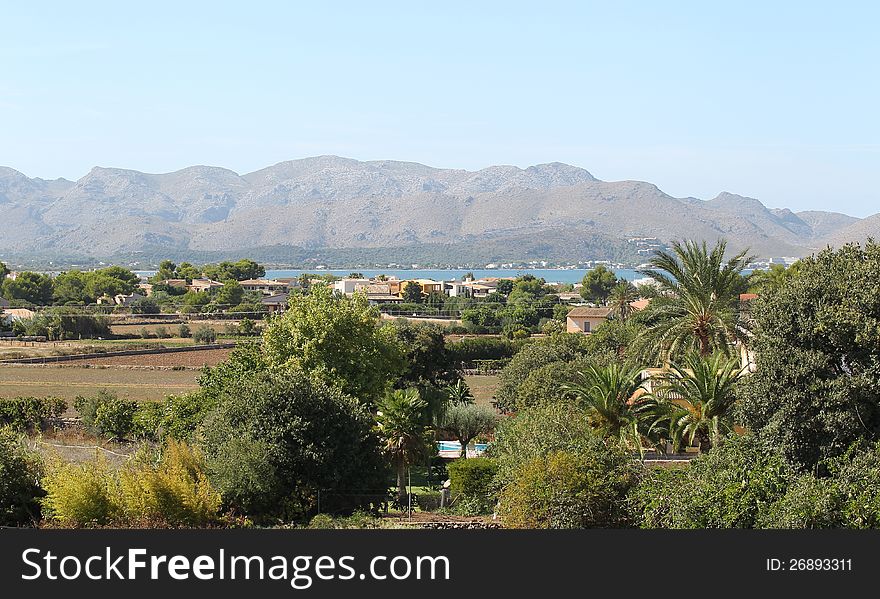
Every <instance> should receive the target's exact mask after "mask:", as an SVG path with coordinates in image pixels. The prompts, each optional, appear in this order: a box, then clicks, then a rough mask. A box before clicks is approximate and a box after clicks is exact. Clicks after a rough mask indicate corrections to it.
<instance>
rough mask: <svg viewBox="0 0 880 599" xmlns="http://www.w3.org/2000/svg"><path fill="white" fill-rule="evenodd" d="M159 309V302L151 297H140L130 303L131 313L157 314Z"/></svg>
mask: <svg viewBox="0 0 880 599" xmlns="http://www.w3.org/2000/svg"><path fill="white" fill-rule="evenodd" d="M161 311H162V309H161V308H160V307H159V303H158V302H157V301H156V300H154V299H153V298H151V297H142V298H140V299H137V300H135V301H134V302H133V303H132V304H131V313H132V314H158V313H159V312H161Z"/></svg>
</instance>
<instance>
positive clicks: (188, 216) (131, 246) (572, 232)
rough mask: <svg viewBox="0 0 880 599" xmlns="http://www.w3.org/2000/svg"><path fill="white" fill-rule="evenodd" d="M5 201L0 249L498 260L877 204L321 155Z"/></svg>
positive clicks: (544, 169) (620, 247)
mask: <svg viewBox="0 0 880 599" xmlns="http://www.w3.org/2000/svg"><path fill="white" fill-rule="evenodd" d="M0 209H2V210H3V213H4V214H5V216H6V219H5V220H6V221H7V223H8V226H6V227H3V228H2V230H0V251H2V252H6V253H9V252H13V253H16V254H18V255H28V254H37V253H40V254H46V253H55V254H58V255H64V254H71V255H86V256H93V257H109V256H114V255H119V254H126V253H132V252H140V251H149V252H157V253H161V252H162V251H163V250H164V251H168V252H170V253H175V254H183V255H185V254H186V252H193V253H197V252H227V251H239V252H241V253H246V251H247V249H248V248H263V247H272V248H284V247H289V248H291V252H294V251H296V252H299V251H301V250H302V251H305V252H306V253H308V252H312V253H315V254H316V255H318V254H320V253H321V250H340V251H343V250H344V251H345V252H350V251H351V250H356V249H358V248H362V249H364V250H366V249H370V250H371V251H373V250H376V251H378V250H381V248H388V249H389V261H394V253H400V250H399V248H405V247H413V248H415V247H422V248H428V249H429V250H431V252H434V251H435V250H436V249H437V248H441V247H448V248H468V247H471V246H474V247H484V248H490V247H491V248H492V252H495V254H491V255H493V256H494V255H496V254H497V257H498V259H501V260H521V259H528V258H533V259H543V258H547V257H553V256H559V257H562V256H566V253H568V254H570V255H569V256H568V259H570V260H587V259H609V258H610V257H613V256H616V257H621V256H627V257H630V258H634V256H635V255H636V253H635V248H633V247H630V246H627V244H626V240H627V239H628V238H633V237H657V238H659V239H660V240H661V241H662V242H665V243H668V242H671V241H673V240H677V239H684V238H695V239H705V240H707V241H710V242H711V241H714V240H715V239H718V238H722V237H723V238H726V239H728V241H729V243H730V247H731V249H734V250H739V249H744V248H746V247H749V248H750V249H751V251H752V253H754V254H756V255H758V256H762V257H771V256H803V255H807V254H809V253H812V252H815V251H816V250H818V249H821V248H822V247H824V246H825V245H827V244H829V243H831V244H833V245H839V244H840V243H844V242H846V241H851V240H860V239H861V237H860V236H862V235H865V236H868V235H875V234H876V235H877V236H880V215H875V217H868V218H867V219H858V218H855V217H851V216H848V215H844V214H840V213H835V212H824V211H801V212H793V211H791V210H789V209H787V208H767V207H766V206H765V205H764V204H763V203H762V202H761V201H759V200H757V199H755V198H749V197H746V196H741V195H738V194H735V193H731V192H727V191H724V192H721V193H719V194H718V195H717V196H715V197H714V198H712V199H710V200H701V199H698V198H693V197H687V198H676V197H673V196H671V195H668V194H666V193H665V192H663V191H662V190H661V189H660V188H659V187H657V186H656V185H654V184H653V183H649V182H644V181H634V180H627V181H602V180H600V179H597V178H596V177H594V176H593V175H592V174H591V173H590V172H589V171H587V170H585V169H583V168H580V167H576V166H572V165H568V164H564V163H560V162H550V163H545V164H538V165H533V166H529V167H526V168H519V167H516V166H510V165H496V166H490V167H487V168H484V169H480V170H477V171H468V170H464V169H441V168H435V167H431V166H427V165H424V164H420V163H415V162H404V161H392V160H373V161H358V160H354V159H351V158H343V157H339V156H332V155H324V156H314V157H309V158H302V159H298V160H289V161H283V162H279V163H277V164H274V165H271V166H267V167H265V168H262V169H258V170H256V171H253V172H250V173H244V174H239V173H236V172H235V171H232V170H230V169H227V168H224V167H218V166H209V165H194V166H189V167H186V168H183V169H179V170H176V171H173V172H170V173H144V172H141V171H137V170H133V169H121V168H111V167H99V166H96V167H94V168H92V169H91V170H90V171H89V172H88V173H87V174H86V175H84V176H83V177H81V178H80V179H78V180H77V181H68V180H66V179H56V180H52V181H47V180H43V179H39V178H29V177H27V176H26V175H24V174H23V173H20V172H19V171H17V170H15V169H12V168H9V167H0ZM875 232H876V233H875ZM579 236H580V237H581V238H583V239H588V240H589V242H587V243H579V242H578V238H579ZM431 248H433V249H431ZM450 251H459V250H452V249H451V250H450ZM542 253H543V255H541V254H542ZM588 253H589V255H588ZM454 258H455V257H454V256H450V261H454Z"/></svg>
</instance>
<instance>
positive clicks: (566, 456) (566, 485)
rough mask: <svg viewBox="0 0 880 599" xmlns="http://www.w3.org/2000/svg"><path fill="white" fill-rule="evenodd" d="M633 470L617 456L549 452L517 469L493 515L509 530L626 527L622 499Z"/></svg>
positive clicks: (601, 449)
mask: <svg viewBox="0 0 880 599" xmlns="http://www.w3.org/2000/svg"><path fill="white" fill-rule="evenodd" d="M637 480H638V478H637V471H636V468H635V467H634V466H633V463H632V460H631V459H629V456H627V455H626V454H625V453H623V452H622V451H620V450H618V449H616V448H611V447H607V446H604V445H600V446H598V447H596V448H595V449H594V450H593V451H590V452H582V453H576V452H571V451H554V452H551V453H549V454H547V455H541V456H538V457H536V458H534V459H532V460H531V461H529V462H527V463H526V464H524V465H523V466H522V468H520V469H519V470H518V471H517V472H516V475H515V476H514V478H513V480H512V481H511V482H510V484H508V485H507V486H505V487H504V488H503V489H502V491H501V495H500V500H499V504H498V514H499V516H500V517H501V521H502V522H503V523H504V525H505V526H506V527H510V528H530V529H535V528H539V529H540V528H550V529H560V528H561V529H569V528H621V527H628V526H630V525H631V524H630V517H629V512H628V510H627V509H626V496H627V494H628V493H629V490H630V488H632V486H633V485H634V484H635V483H636V481H637Z"/></svg>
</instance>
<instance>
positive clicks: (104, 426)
mask: <svg viewBox="0 0 880 599" xmlns="http://www.w3.org/2000/svg"><path fill="white" fill-rule="evenodd" d="M73 407H74V408H76V411H77V412H79V415H80V418H81V419H82V424H83V426H84V427H85V428H86V430H87V431H89V432H90V433H92V434H94V435H98V436H100V437H104V438H107V439H128V438H130V437H131V435H132V433H133V432H134V430H135V427H134V417H135V414H136V413H137V411H138V403H137V402H136V401H130V400H125V399H120V398H119V397H117V396H116V395H115V394H113V393H109V392H107V391H100V392H98V393H97V394H96V395H93V396H91V397H83V396H79V397H77V398H76V399H75V400H74V402H73Z"/></svg>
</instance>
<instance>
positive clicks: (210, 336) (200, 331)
mask: <svg viewBox="0 0 880 599" xmlns="http://www.w3.org/2000/svg"><path fill="white" fill-rule="evenodd" d="M192 337H193V340H195V342H196V343H199V344H202V345H207V344H209V343H214V342H215V341H217V331H215V330H214V329H212V328H211V327H209V326H208V325H205V324H203V325H200V326H198V327H196V330H195V331H193V334H192Z"/></svg>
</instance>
